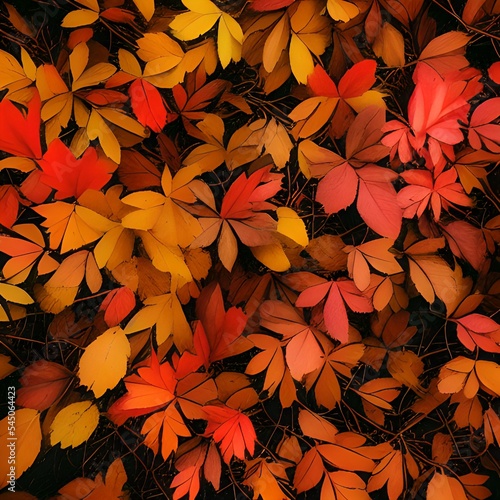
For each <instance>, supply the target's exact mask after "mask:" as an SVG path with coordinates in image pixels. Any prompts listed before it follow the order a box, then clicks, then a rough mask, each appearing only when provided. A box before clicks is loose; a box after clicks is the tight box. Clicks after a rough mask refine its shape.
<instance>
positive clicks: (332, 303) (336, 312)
mask: <svg viewBox="0 0 500 500" xmlns="http://www.w3.org/2000/svg"><path fill="white" fill-rule="evenodd" d="M323 316H324V319H325V326H326V328H327V330H328V333H329V334H330V335H331V336H332V337H333V338H334V339H337V340H338V341H339V342H341V343H346V342H347V341H348V340H349V320H348V318H347V311H346V308H345V305H344V301H343V300H342V296H341V294H340V290H339V286H338V285H337V283H332V285H331V288H330V293H329V294H328V298H327V299H326V301H325V308H324V310H323Z"/></svg>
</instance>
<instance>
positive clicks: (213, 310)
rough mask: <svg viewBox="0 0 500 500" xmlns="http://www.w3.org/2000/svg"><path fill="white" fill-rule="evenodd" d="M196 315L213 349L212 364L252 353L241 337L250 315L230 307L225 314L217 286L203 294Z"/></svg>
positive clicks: (214, 285)
mask: <svg viewBox="0 0 500 500" xmlns="http://www.w3.org/2000/svg"><path fill="white" fill-rule="evenodd" d="M196 314H197V317H198V318H199V319H200V322H201V324H202V325H203V330H204V332H205V334H206V338H207V340H208V344H209V346H210V355H209V361H210V363H213V362H214V361H219V360H221V359H224V358H227V357H229V356H234V355H236V354H240V353H241V352H244V351H246V350H248V349H250V347H251V343H250V342H249V341H247V340H246V339H245V338H244V337H242V336H241V334H242V333H243V330H244V329H245V326H246V324H247V319H248V318H247V315H246V314H245V313H244V312H243V311H242V310H241V309H240V308H239V307H231V308H230V309H229V310H228V311H227V312H226V310H225V309H224V299H223V297H222V292H221V289H220V286H219V284H218V283H217V282H212V283H211V284H210V285H209V286H207V287H206V288H204V289H203V290H202V292H201V294H200V296H199V298H198V301H197V303H196ZM200 346H201V344H200Z"/></svg>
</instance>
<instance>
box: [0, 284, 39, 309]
mask: <svg viewBox="0 0 500 500" xmlns="http://www.w3.org/2000/svg"><path fill="white" fill-rule="evenodd" d="M0 297H2V298H3V299H5V300H6V301H8V302H14V303H16V304H23V305H26V304H33V299H32V298H31V297H30V296H29V295H28V294H27V293H26V292H25V291H24V290H23V289H22V288H19V287H17V286H14V285H9V284H7V283H0Z"/></svg>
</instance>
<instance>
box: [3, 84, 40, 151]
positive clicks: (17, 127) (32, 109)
mask: <svg viewBox="0 0 500 500" xmlns="http://www.w3.org/2000/svg"><path fill="white" fill-rule="evenodd" d="M40 109H41V102H40V96H39V95H38V93H35V94H34V96H33V98H32V99H31V101H30V102H29V104H28V110H27V113H23V112H22V111H20V110H19V109H18V108H17V107H16V106H15V105H14V104H13V103H12V102H11V101H9V100H8V99H6V98H4V99H2V101H0V113H1V114H2V116H3V117H4V118H3V119H2V122H1V124H0V136H1V138H2V139H1V140H0V150H1V151H5V152H6V153H10V154H12V155H15V156H26V157H28V158H34V159H37V158H41V156H42V148H41V144H40V121H41V120H40Z"/></svg>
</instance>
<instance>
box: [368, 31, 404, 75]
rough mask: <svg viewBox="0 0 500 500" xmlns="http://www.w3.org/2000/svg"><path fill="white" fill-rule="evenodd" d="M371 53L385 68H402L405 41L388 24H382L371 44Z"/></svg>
mask: <svg viewBox="0 0 500 500" xmlns="http://www.w3.org/2000/svg"><path fill="white" fill-rule="evenodd" d="M373 52H375V54H376V56H377V57H381V58H382V59H383V60H384V62H385V63H386V64H387V66H397V67H402V66H404V64H405V41H404V38H403V35H402V34H401V33H400V32H399V31H398V30H397V29H396V28H395V27H394V26H393V25H392V24H390V23H384V25H383V26H382V29H381V30H380V32H379V33H378V35H377V37H376V38H375V41H374V42H373Z"/></svg>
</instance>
